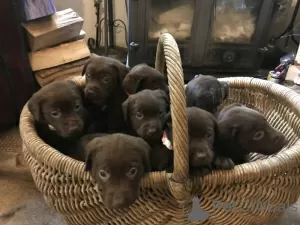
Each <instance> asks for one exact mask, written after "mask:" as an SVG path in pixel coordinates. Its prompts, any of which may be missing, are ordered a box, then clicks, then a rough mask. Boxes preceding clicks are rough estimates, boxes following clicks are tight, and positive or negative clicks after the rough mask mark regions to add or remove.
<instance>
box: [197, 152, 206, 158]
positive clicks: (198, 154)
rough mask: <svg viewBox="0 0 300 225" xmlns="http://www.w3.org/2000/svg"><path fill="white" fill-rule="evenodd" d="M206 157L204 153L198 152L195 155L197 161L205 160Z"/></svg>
mask: <svg viewBox="0 0 300 225" xmlns="http://www.w3.org/2000/svg"><path fill="white" fill-rule="evenodd" d="M206 156H207V155H206V154H205V153H204V152H198V153H196V157H197V158H198V159H203V158H205V157H206Z"/></svg>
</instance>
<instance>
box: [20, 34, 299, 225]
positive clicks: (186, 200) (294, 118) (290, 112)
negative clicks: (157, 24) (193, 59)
mask: <svg viewBox="0 0 300 225" xmlns="http://www.w3.org/2000/svg"><path fill="white" fill-rule="evenodd" d="M156 58H157V61H156V69H158V70H159V71H163V70H164V63H165V62H166V67H167V76H168V79H169V85H170V97H171V114H172V118H173V121H172V123H173V129H174V143H173V147H174V167H175V168H174V172H173V174H167V173H165V172H153V173H150V174H149V175H147V176H146V177H145V178H144V179H143V180H142V182H141V188H140V195H139V198H138V200H137V201H136V203H135V204H133V205H132V206H131V207H130V208H129V209H124V210H108V209H106V208H105V207H104V205H103V204H102V198H101V191H99V190H98V187H97V186H96V184H95V183H94V181H93V179H92V178H91V177H90V175H89V174H88V173H86V172H84V163H82V162H79V161H76V160H73V159H71V158H69V157H67V156H64V155H63V154H61V153H59V152H58V151H56V150H55V149H53V148H51V147H50V146H49V145H47V144H45V143H44V142H43V141H42V140H41V139H40V138H39V137H38V135H37V134H36V131H35V128H34V123H33V117H32V115H31V114H30V112H29V111H28V107H27V105H25V106H24V109H23V111H22V114H21V119H20V133H21V136H22V140H23V151H24V154H25V158H26V161H27V162H28V164H29V167H30V169H31V173H32V176H33V178H34V181H35V183H36V186H37V188H38V189H39V190H40V191H41V192H42V193H43V194H44V196H45V199H46V201H47V203H48V204H49V205H50V206H51V207H52V208H53V209H55V210H56V211H58V212H60V213H62V214H63V215H64V216H65V218H66V220H67V221H68V223H69V224H70V225H95V224H120V225H121V224H122V225H124V224H130V225H133V224H145V225H166V224H211V225H218V224H220V225H224V224H228V225H235V224H236V225H241V224H242V225H247V224H267V223H268V222H269V221H271V220H272V219H273V218H274V216H276V215H280V214H282V213H283V209H282V208H281V209H277V210H275V209H274V208H268V207H265V210H261V209H260V210H255V209H254V208H253V207H254V206H253V203H257V202H264V203H267V204H273V206H282V205H283V204H289V205H291V204H293V203H294V202H296V201H297V199H298V197H299V195H300V182H299V180H300V169H299V165H300V141H299V137H300V99H299V97H298V95H297V94H296V93H295V92H294V91H292V90H290V89H288V88H285V87H282V86H280V85H277V84H274V83H270V82H267V81H262V80H258V79H254V78H241V77H236V78H223V79H221V80H224V81H227V82H228V83H229V87H230V93H229V97H228V99H227V100H226V102H224V104H223V106H224V105H228V104H230V103H233V102H240V103H242V104H245V105H247V106H248V107H251V108H254V109H257V110H258V111H260V112H262V113H263V114H264V115H265V116H266V117H267V119H268V121H269V122H270V123H271V125H272V126H274V127H275V128H277V129H279V130H281V131H283V132H284V134H285V135H286V136H287V137H288V139H289V145H288V147H287V148H286V149H284V150H282V151H281V152H280V153H279V154H277V155H275V156H272V157H265V156H260V155H253V156H252V160H253V162H251V163H246V164H243V165H239V166H236V167H235V169H234V170H230V171H214V172H213V173H212V174H209V175H207V176H204V177H191V178H190V177H189V176H188V174H189V170H188V148H187V147H188V135H187V122H186V108H185V104H186V102H185V94H184V83H183V73H182V67H181V59H180V54H179V51H178V47H177V44H176V42H175V40H174V38H173V37H172V36H171V35H170V34H163V35H162V36H161V38H160V39H159V44H158V48H157V57H156ZM77 82H79V83H80V84H81V85H84V82H83V79H82V78H80V79H79V80H77ZM193 196H199V197H200V198H201V202H200V205H201V208H202V209H204V210H205V211H207V212H208V213H209V218H208V219H207V220H206V221H204V222H203V223H201V222H189V221H188V220H187V217H188V214H189V213H190V211H191V206H192V204H191V198H192V197H193ZM216 201H218V202H222V203H224V204H225V203H231V204H232V203H233V202H235V203H236V207H235V208H234V209H232V210H228V209H226V207H215V205H214V204H215V202H216ZM251 201H252V202H251ZM271 206H272V205H271Z"/></svg>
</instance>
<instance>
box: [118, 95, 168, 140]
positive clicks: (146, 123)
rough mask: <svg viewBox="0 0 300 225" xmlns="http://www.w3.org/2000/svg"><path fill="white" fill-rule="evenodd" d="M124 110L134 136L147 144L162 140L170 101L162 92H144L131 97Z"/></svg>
mask: <svg viewBox="0 0 300 225" xmlns="http://www.w3.org/2000/svg"><path fill="white" fill-rule="evenodd" d="M122 108H123V114H124V117H125V120H126V121H127V122H128V124H129V126H130V128H131V131H132V132H133V135H136V136H139V137H141V138H143V139H144V140H146V141H147V142H157V141H160V140H161V137H162V135H163V131H164V129H165V126H166V122H167V120H166V119H167V118H166V116H167V114H168V111H169V99H168V96H167V95H166V94H165V93H164V92H163V91H162V90H143V91H140V92H138V93H136V94H133V95H130V96H129V97H128V99H127V100H126V101H125V102H124V103H123V105H122Z"/></svg>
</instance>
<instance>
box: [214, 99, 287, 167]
mask: <svg viewBox="0 0 300 225" xmlns="http://www.w3.org/2000/svg"><path fill="white" fill-rule="evenodd" d="M218 126H219V135H218V141H217V148H216V150H217V155H219V156H221V157H223V159H221V160H218V161H217V163H216V166H217V168H220V169H230V168H228V167H227V166H225V168H224V165H223V162H224V160H225V161H227V165H228V160H229V161H230V160H232V161H233V163H234V164H242V163H245V162H247V161H248V160H247V156H248V154H249V153H251V152H255V153H260V154H264V155H272V154H275V153H277V152H279V151H280V150H281V149H282V148H283V147H284V145H285V144H286V143H287V139H286V138H285V136H284V135H283V133H282V132H280V131H278V130H277V129H275V128H273V127H272V126H271V125H270V124H269V123H268V121H267V120H266V118H265V117H264V115H262V114H261V113H259V112H258V111H256V110H254V109H250V108H248V107H246V106H244V105H242V104H239V103H234V104H231V105H229V106H227V107H225V108H224V109H223V110H222V111H221V112H220V115H219V117H218ZM229 165H232V163H229ZM231 167H232V166H231Z"/></svg>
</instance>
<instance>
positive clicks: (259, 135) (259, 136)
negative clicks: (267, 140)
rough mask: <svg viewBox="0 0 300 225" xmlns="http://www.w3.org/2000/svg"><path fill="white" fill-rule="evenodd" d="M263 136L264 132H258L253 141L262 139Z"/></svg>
mask: <svg viewBox="0 0 300 225" xmlns="http://www.w3.org/2000/svg"><path fill="white" fill-rule="evenodd" d="M264 136H265V132H263V131H258V132H256V133H255V134H254V135H253V140H256V141H258V140H260V139H262V138H263V137H264Z"/></svg>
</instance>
